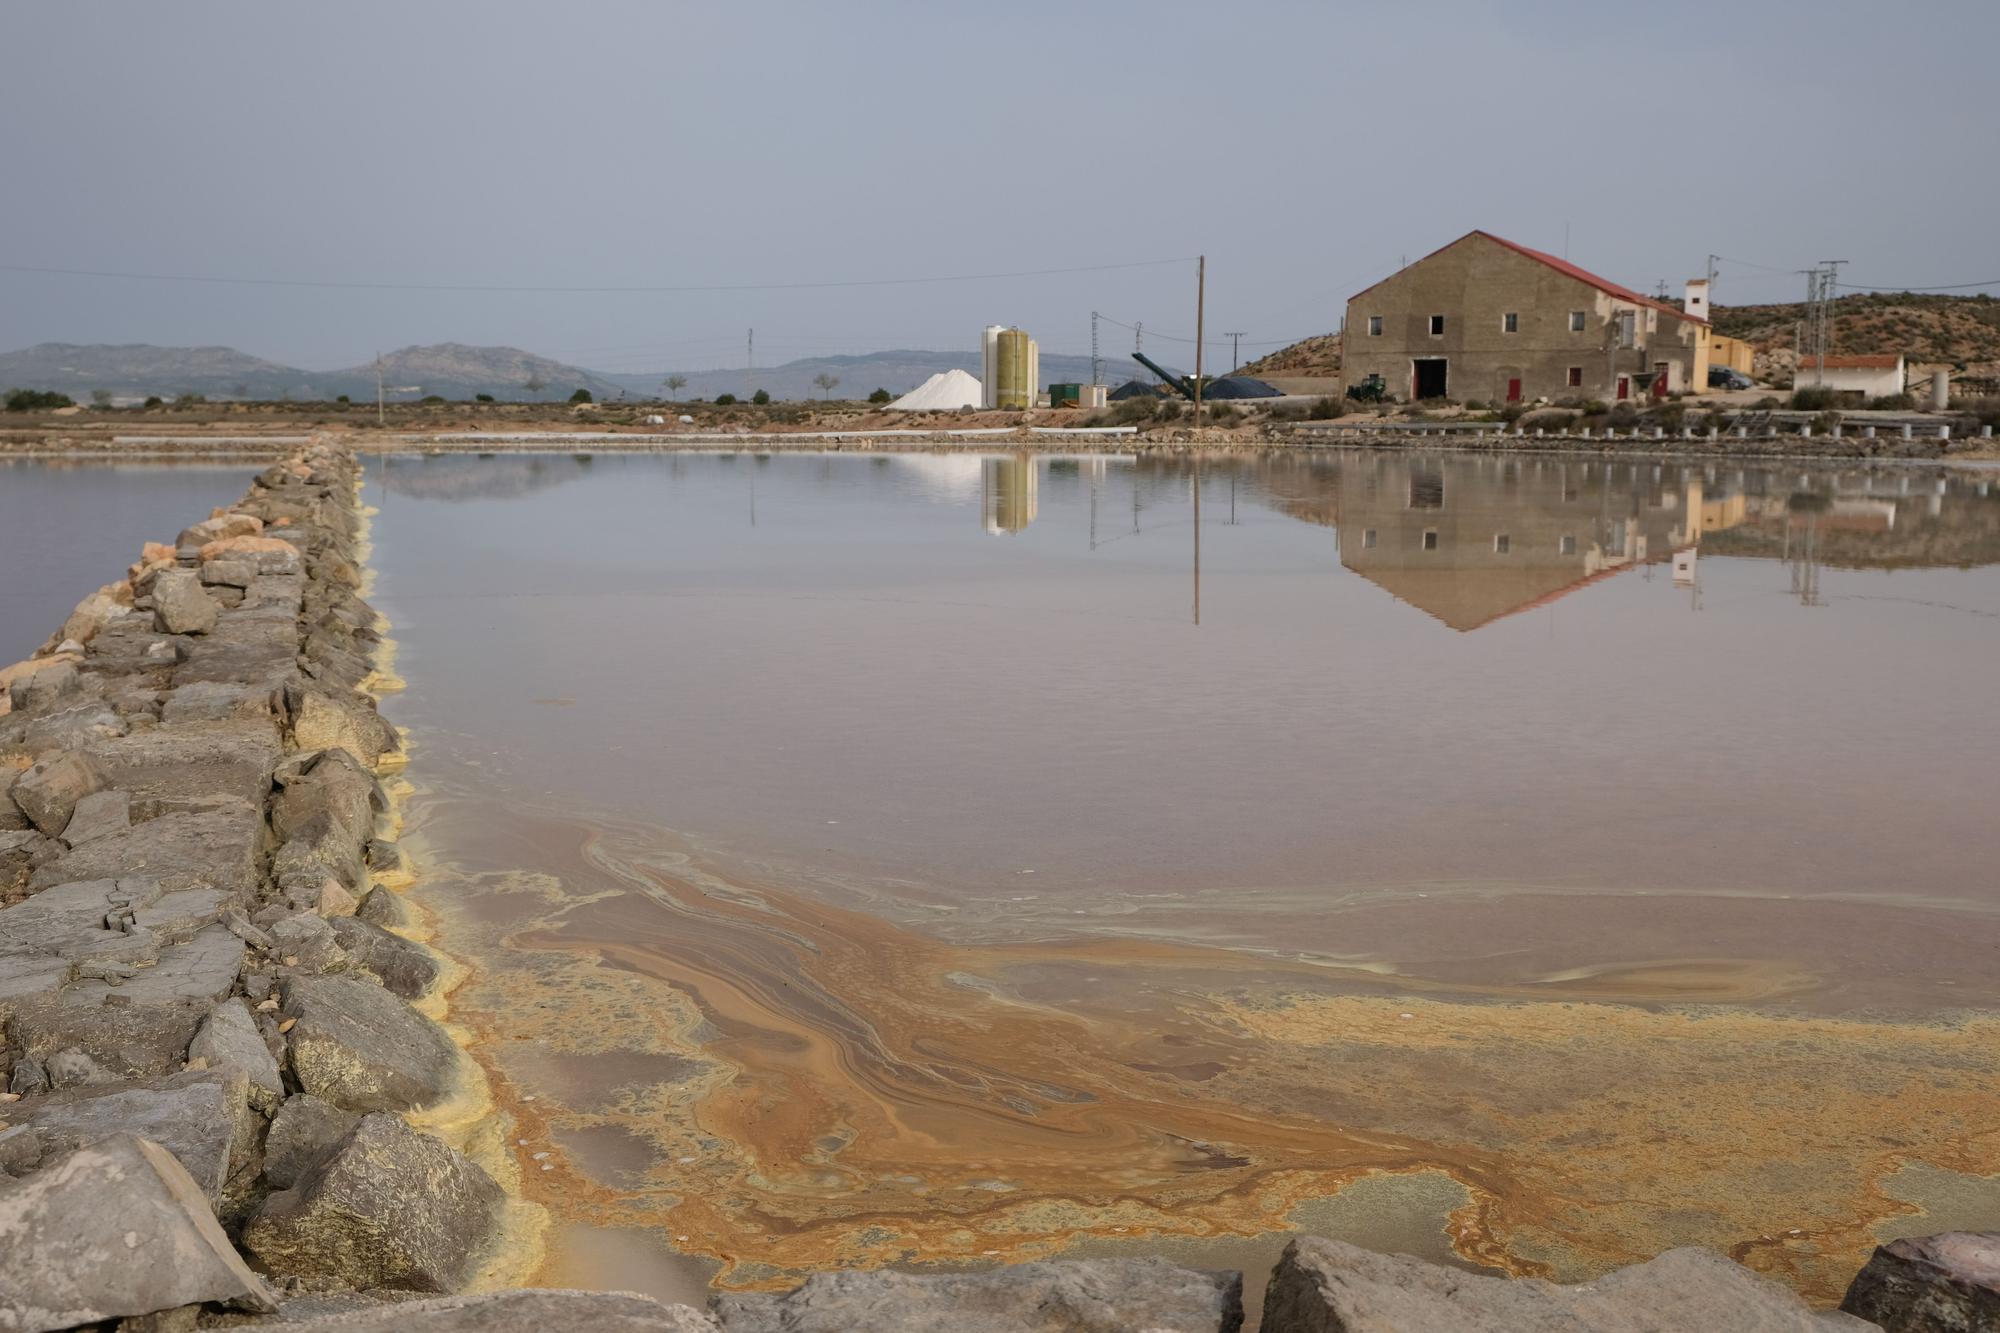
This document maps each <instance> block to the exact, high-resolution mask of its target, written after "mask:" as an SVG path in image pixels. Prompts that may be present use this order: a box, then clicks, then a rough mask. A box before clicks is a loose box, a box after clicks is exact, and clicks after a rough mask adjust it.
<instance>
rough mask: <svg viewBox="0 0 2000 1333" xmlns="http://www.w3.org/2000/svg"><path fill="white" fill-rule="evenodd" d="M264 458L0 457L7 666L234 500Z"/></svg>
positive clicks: (0, 587)
mask: <svg viewBox="0 0 2000 1333" xmlns="http://www.w3.org/2000/svg"><path fill="white" fill-rule="evenodd" d="M257 471H258V467H257V466H256V465H244V464H233V465H232V464H218V463H188V462H179V461H173V462H169V461H165V460H159V461H121V462H117V463H108V462H103V461H99V460H95V459H22V458H15V459H0V560H4V561H5V568H6V577H5V578H0V666H4V665H6V664H7V663H9V662H16V661H19V660H20V659H21V658H24V657H26V656H27V655H28V654H30V653H32V652H34V651H35V649H37V648H39V647H40V646H41V645H42V642H43V641H44V640H45V639H47V638H48V637H49V635H51V634H53V633H55V632H56V631H57V630H59V629H61V628H62V623H63V621H64V620H66V619H68V617H69V613H70V611H71V610H72V609H74V608H75V606H76V604H77V603H78V602H79V601H82V600H83V599H84V598H85V597H86V596H88V595H89V594H91V593H93V592H96V591H97V590H98V589H99V588H101V587H103V586H104V585H105V584H107V583H109V582H111V581H112V580H113V579H118V578H122V577H124V574H125V567H126V566H127V565H129V564H131V563H132V562H133V561H135V560H137V559H138V558H139V548H140V547H141V546H143V545H144V544H145V543H146V542H149V541H157V542H171V541H172V540H173V539H174V537H175V535H176V534H177V533H179V532H180V530H181V529H182V528H184V527H186V526H187V525H188V524H190V523H192V522H194V521H195V520H196V519H199V518H204V517H206V516H207V514H208V511H209V510H210V509H213V508H214V507H215V506H217V505H226V504H233V503H234V502H235V501H236V499H237V497H238V496H240V495H242V494H243V491H244V488H245V487H247V486H249V484H250V478H251V477H253V476H255V475H256V474H257Z"/></svg>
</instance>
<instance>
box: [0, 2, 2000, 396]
mask: <svg viewBox="0 0 2000 1333" xmlns="http://www.w3.org/2000/svg"><path fill="white" fill-rule="evenodd" d="M1003 16H1004V18H1005V20H1006V21H1005V22H1004V23H1003V22H1002V21H1001V20H1002V18H1003ZM5 32H6V44H7V47H8V53H7V57H6V63H7V73H6V76H5V78H4V79H0V124H4V125H5V127H6V130H7V134H6V142H7V150H8V151H7V154H6V157H7V162H8V176H9V182H10V184H9V189H8V191H7V196H6V205H5V208H4V210H0V264H10V265H30V266H43V267H62V268H73V269H91V270H118V271H130V272H140V273H161V274H188V275H213V276H218V277H249V278H273V279H294V280H312V281H322V282H332V283H343V282H376V283H388V284H425V283H430V284H478V285H510V286H613V287H615V286H628V285H652V286H665V285H691V284H744V283H812V282H827V281H840V280H847V279H862V278H904V277H923V276H929V275H954V274H969V273H994V272H1014V271H1019V270H1031V269H1048V268H1069V267H1080V266H1086V265H1100V264H1117V263H1124V262H1131V261H1140V260H1154V259H1171V258H1179V257H1182V256H1191V255H1194V254H1197V253H1206V254H1207V256H1208V271H1209V300H1208V314H1209V320H1208V328H1209V330H1210V332H1211V336H1213V335H1214V334H1216V333H1219V332H1221V331H1224V330H1234V329H1240V330H1246V331H1248V332H1247V333H1246V339H1245V341H1246V352H1245V354H1246V357H1247V356H1248V354H1249V352H1250V351H1251V350H1252V347H1251V346H1250V345H1251V344H1256V345H1258V346H1256V348H1255V350H1263V349H1262V346H1261V345H1262V344H1264V343H1266V342H1269V341H1273V340H1288V339H1290V338H1292V337H1296V336H1300V335H1304V334H1309V333H1315V332H1324V331H1327V330H1330V329H1332V328H1334V327H1335V326H1336V325H1337V324H1338V322H1339V320H1340V316H1341V312H1342V309H1343V306H1344V303H1345V300H1346V298H1347V297H1348V296H1349V295H1351V294H1352V293H1353V292H1354V291H1356V290H1358V289H1360V288H1361V287H1363V286H1366V285H1367V284H1368V283H1370V282H1372V281H1373V280H1374V279H1375V278H1377V277H1380V276H1381V275H1382V274H1383V273H1385V272H1387V271H1389V270H1391V269H1393V268H1394V267H1395V265H1396V264H1397V262H1398V259H1399V258H1400V257H1402V256H1405V255H1407V256H1409V257H1410V258H1415V257H1417V256H1418V255H1421V254H1423V253H1425V252H1427V251H1429V250H1431V249H1433V248H1435V247H1436V246H1438V245H1441V244H1443V243H1445V242H1446V241H1449V240H1451V239H1452V238H1454V237H1456V236H1458V235H1460V234H1462V233H1463V232H1465V231H1468V230H1471V229H1472V228H1475V227H1483V228H1485V229H1487V230H1490V231H1494V232H1497V233H1499V234H1500V235H1503V236H1506V237H1508V238H1510V239H1513V240H1517V241H1520V242H1522V243H1524V244H1527V245H1533V246H1539V247H1542V248H1544V249H1549V250H1554V251H1558V252H1559V251H1560V250H1561V249H1562V247H1563V242H1564V228H1565V226H1566V225H1567V227H1568V229H1569V254H1570V257H1571V258H1572V259H1574V260H1575V261H1577V262H1578V263H1581V264H1584V265H1586V266H1588V267H1590V268H1593V269H1595V270H1597V271H1599V272H1601V273H1603V274H1605V275H1606V276H1608V277H1611V278H1614V279H1617V280H1619V281H1622V282H1625V283H1628V284H1630V285H1633V286H1639V287H1645V288H1650V287H1651V286H1652V285H1653V284H1654V283H1655V282H1657V281H1658V280H1660V279H1667V280H1669V281H1670V282H1672V283H1673V284H1675V289H1676V290H1678V284H1679V282H1680V281H1681V280H1682V279H1683V278H1685V277H1687V276H1690V275H1693V274H1696V273H1698V272H1699V271H1700V270H1701V269H1702V267H1703V265H1704V264H1705V262H1706V256H1707V255H1708V254H1709V253H1710V252H1711V251H1714V252H1719V253H1721V254H1723V255H1727V256H1731V257H1732V258H1735V259H1739V260H1747V261H1751V262H1752V263H1755V264H1759V265H1768V266H1770V267H1772V268H1775V269H1783V270H1788V269H1793V268H1797V267H1801V266H1804V265H1806V264H1809V263H1812V262H1814V261H1816V260H1820V259H1826V258H1844V259H1848V260H1851V261H1852V262H1851V263H1850V265H1849V266H1848V268H1847V274H1848V275H1849V276H1850V277H1851V278H1853V279H1855V280H1858V281H1861V282H1881V283H1889V284H1920V285H1934V284H1945V283H1961V282H1971V281H1975V280H1984V279H1994V278H2000V246H1996V243H1995V237H1996V236H2000V225H1996V223H1995V221H1994V217H1995V206H1996V204H2000V178H1996V176H1995V174H1994V173H1993V172H1992V171H1991V170H1989V169H1988V168H1987V166H1986V165H1985V164H1986V162H1987V159H1988V157H1989V156H1990V149H1991V141H1992V139H1993V137H1994V133H1995V130H1996V129H2000V108H1996V105H1995V103H1994V101H1993V87H1992V81H1991V60H1992V53H1993V51H1994V50H1995V49H1996V48H2000V4H1996V3H1994V0H1911V2H1910V3H1904V4H1900V5H1896V6H1893V7H1888V8H1885V7H1884V6H1883V5H1881V4H1880V3H1859V2H1854V0H1813V2H1811V3H1785V2H1780V0H1734V2H1733V3H1721V2H1717V0H1694V2H1692V3H1683V4H1679V5H1672V6H1657V7H1634V6H1627V5H1619V4H1609V3H1604V0H1483V2H1482V0H1395V2H1391V0H1357V2H1354V3H1345V4H1338V5H1336V4H1309V3H1277V2H1254V0H1252V2H1242V0H1240V2H1238V3H1229V4H1222V3H1213V2H1210V3H1190V2H1188V0H1150V2H1149V3H1129V4H1128V3H1088V4H1076V3H1071V4H1061V3H1049V2H1047V0H1013V3H1012V4H1009V5H998V4H993V3H982V4H978V5H972V4H958V3H943V2H941V0H934V2H933V3H930V4H920V3H902V2H900V0H888V2H882V3H870V4H859V3H847V4H843V3H829V2H827V0H820V2H819V3H806V2H798V3H743V2H742V0H737V2H734V3H727V4H724V3H711V4H668V3H650V4H649V3H638V2H637V0H570V2H569V3H563V4H553V3H545V4H531V3H520V2H518V0H482V2H481V3H457V2H447V0H425V2H424V3H407V0H405V2H401V3H366V2H360V0H342V3H340V4H320V5H292V4H271V3H267V2H265V0H258V2H256V3H250V2H245V3H210V2H207V0H179V2H178V3H173V4H152V3H137V2H136V0H135V2H133V3H99V4H70V3H59V2H58V0H41V2H40V3H24V2H23V0H14V2H13V3H10V4H8V5H7V7H6V20H5ZM1904 183H1907V184H1908V186H1909V187H1910V193H1909V194H1908V195H1907V196H1903V195H1901V194H1900V193H1899V190H1898V186H1899V185H1901V184H1904ZM1722 272H1723V281H1722V283H1721V284H1720V287H1719V290H1718V292H1717V299H1718V300H1719V301H1721V302H1722V303H1725V304H1727V303H1731V302H1744V301H1752V300H1772V299H1792V298H1793V297H1794V296H1795V295H1796V294H1797V292H1798V290H1799V289H1800V288H1801V287H1802V285H1803V283H1802V279H1800V278H1798V277H1796V276H1793V275H1792V274H1790V273H1788V272H1766V271H1761V270H1759V269H1754V268H1747V267H1743V266H1740V265H1736V264H1724V265H1723V267H1722ZM1193 298H1194V273H1193V265H1192V264H1191V263H1190V264H1186V265H1180V266H1175V267H1161V268H1144V269H1129V270H1121V271H1112V272H1098V273H1077V274H1070V275H1066V276H1056V277H1040V278H1020V279H1010V280H991V281H981V282H964V283H939V284H934V285H911V286H889V287H870V288H844V289H827V290H790V291H760V292H740V291H739V292H728V293H682V294H663V293H657V292H656V293H609V294H606V293H595V294H570V293H495V292H476V293H472V292H415V291H380V290H338V289H313V288H293V287H247V286H223V285H194V284H181V283H167V282H150V281H119V280H112V279H104V278H82V277H57V276H51V275H42V274H24V273H18V272H7V271H0V349H12V348H15V347H20V346H24V345H27V344H29V343H35V342H43V341H64V342H127V341H131V342H157V343H171V344H194V343H226V344H230V345H233V346H236V347H240V348H242V349H243V350H245V351H248V352H252V353H255V354H257V355H261V356H267V357H270V358H272V359H274V360H279V361H285V362H289V363H292V364H298V365H303V366H306V367H308V368H313V369H328V368H333V367H336V366H342V365H349V364H354V363H357V362H360V361H362V360H365V359H366V358H368V357H369V356H371V355H372V354H373V353H374V352H375V351H376V350H377V349H378V348H381V349H387V348H391V347H396V346H400V345H403V344H406V343H413V342H436V341H445V340H454V341H460V342H470V343H510V344H515V345H518V346H522V347H527V348H530V349H532V350H535V351H539V352H543V353H546V354H548V355H552V356H557V357H560V358H562V359H564V360H568V361H574V362H579V363H582V364H585V365H588V366H591V367H595V368H601V369H607V370H650V369H655V368H666V367H669V366H674V367H680V368H690V369H705V368H710V367H716V366H731V365H741V364H742V361H743V333H744V330H745V329H746V328H747V327H751V326H754V327H755V328H756V330H757V346H758V360H759V361H760V362H764V363H773V362H777V361H781V360H788V359H792V358H794V357H798V356H807V355H816V354H820V353H823V352H832V351H866V350H871V349H875V348H882V347H894V346H908V347H928V348H945V347H970V346H972V345H974V343H975V342H976V339H977V336H978V330H979V328H980V326H982V325H984V324H987V323H991V322H996V321H998V322H1009V323H1020V324H1022V325H1023V326H1025V327H1027V328H1028V329H1029V330H1030V331H1031V332H1033V333H1034V334H1036V336H1037V337H1038V338H1039V339H1040V340H1041V342H1042V345H1043V347H1044V349H1045V350H1050V351H1072V352H1076V351H1087V350H1088V348H1089V337H1090V312H1091V310H1093V309H1097V310H1101V311H1102V312H1104V313H1105V314H1106V315H1107V316H1110V317H1112V318H1114V319H1117V320H1120V321H1123V322H1125V323H1128V324H1129V323H1135V322H1138V321H1142V320H1143V321H1144V323H1145V325H1146V327H1147V329H1148V339H1147V341H1148V347H1149V349H1151V348H1159V349H1161V350H1162V351H1163V352H1164V353H1166V354H1168V355H1170V356H1173V359H1176V360H1178V361H1180V362H1183V363H1185V362H1187V361H1191V360H1192V357H1191V354H1190V350H1189V349H1188V348H1187V347H1186V345H1185V344H1176V343H1173V342H1170V341H1168V340H1167V337H1166V335H1171V334H1179V335H1182V336H1186V335H1189V334H1191V333H1192V332H1193V326H1194V310H1193ZM1105 334H1106V351H1107V352H1108V353H1109V352H1118V353H1123V352H1126V351H1129V350H1130V347H1131V335H1130V334H1129V333H1127V332H1126V331H1124V330H1123V329H1118V328H1115V327H1107V328H1106V330H1105ZM1176 352H1178V353H1179V355H1177V356H1176V355H1174V354H1175V353H1176Z"/></svg>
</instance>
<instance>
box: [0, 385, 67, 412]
mask: <svg viewBox="0 0 2000 1333" xmlns="http://www.w3.org/2000/svg"><path fill="white" fill-rule="evenodd" d="M75 406H76V400H75V399H74V398H71V397H70V396H69V395H68V394H66V393H50V392H47V391H46V390H42V389H14V390H10V391H9V392H8V394H7V410H8V411H9V412H46V411H48V410H49V409H50V408H52V407H75Z"/></svg>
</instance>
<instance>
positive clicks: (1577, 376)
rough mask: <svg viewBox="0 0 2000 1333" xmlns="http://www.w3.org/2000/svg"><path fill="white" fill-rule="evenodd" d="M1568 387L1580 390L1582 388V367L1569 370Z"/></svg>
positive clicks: (1572, 367) (1573, 367)
mask: <svg viewBox="0 0 2000 1333" xmlns="http://www.w3.org/2000/svg"><path fill="white" fill-rule="evenodd" d="M1569 387H1570V388H1572V389H1581V388H1582V387H1583V367H1582V366H1571V367H1570V368H1569Z"/></svg>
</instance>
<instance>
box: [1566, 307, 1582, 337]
mask: <svg viewBox="0 0 2000 1333" xmlns="http://www.w3.org/2000/svg"><path fill="white" fill-rule="evenodd" d="M1569 331H1570V332H1571V333H1582V332H1583V312H1582V311H1581V310H1572V311H1570V312H1569Z"/></svg>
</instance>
